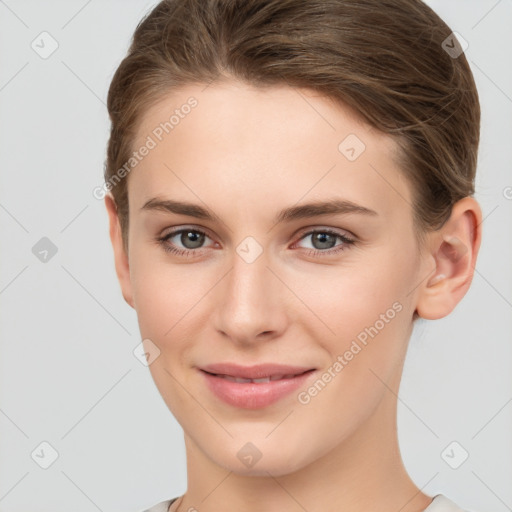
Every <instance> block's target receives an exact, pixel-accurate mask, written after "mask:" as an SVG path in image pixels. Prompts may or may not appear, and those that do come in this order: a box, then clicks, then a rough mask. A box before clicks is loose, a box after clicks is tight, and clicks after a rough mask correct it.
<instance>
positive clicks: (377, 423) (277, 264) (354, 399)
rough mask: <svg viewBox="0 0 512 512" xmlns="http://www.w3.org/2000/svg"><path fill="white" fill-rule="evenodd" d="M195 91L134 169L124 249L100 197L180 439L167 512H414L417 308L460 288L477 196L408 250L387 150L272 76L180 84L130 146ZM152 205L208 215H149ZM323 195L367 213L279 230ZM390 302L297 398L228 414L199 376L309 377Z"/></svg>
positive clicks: (321, 101) (437, 306)
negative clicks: (356, 147) (239, 371)
mask: <svg viewBox="0 0 512 512" xmlns="http://www.w3.org/2000/svg"><path fill="white" fill-rule="evenodd" d="M190 96H194V97H195V98H196V99H197V101H198V105H197V107H195V108H194V109H193V110H192V111H191V112H190V114H188V115H187V116H186V117H185V118H184V119H181V120H180V123H179V124H178V125H177V126H175V128H174V129H173V130H172V132H170V133H169V134H168V135H166V136H165V137H164V138H163V140H162V141H161V142H159V143H158V145H157V146H156V147H155V148H154V149H152V150H151V151H150V152H149V154H148V155H147V156H145V157H144V159H143V160H142V161H141V162H140V163H139V164H138V165H137V167H136V168H135V169H134V170H133V171H132V172H131V174H130V175H129V176H128V194H129V205H130V213H129V232H128V252H127V253H126V252H125V250H124V249H123V240H122V237H121V231H120V226H119V221H118V217H117V213H116V208H115V204H114V202H113V200H112V198H111V197H110V195H107V196H106V199H105V204H106V208H107V211H108V215H109V220H110V237H111V241H112V244H113V248H114V254H115V265H116V272H117V276H118V278H119V282H120V285H121V290H122V293H123V296H124V298H125V300H126V302H127V303H128V304H129V305H130V306H132V307H133V308H134V309H135V310H136V312H137V316H138V321H139V326H140V331H141V336H142V338H141V339H151V340H152V341H153V342H154V344H155V345H156V346H157V347H158V348H159V350H160V351H161V353H160V356H159V357H158V358H157V359H156V360H155V361H154V362H153V363H152V364H151V365H150V366H149V368H150V371H151V374H152V377H153V379H154V381H155V383H156V385H157V387H158V389H159V391H160V393H161V394H162V397H163V399H164V400H165V402H166V404H167V406H168V407H169V409H170V410H171V412H172V414H173V415H174V416H175V417H176V419H177V421H178V422H179V423H180V425H181V426H182V427H183V430H184V436H185V446H186V454H187V480H188V488H187V491H186V493H185V494H184V495H183V498H182V499H180V500H177V502H175V503H174V504H173V506H172V507H171V509H170V510H171V511H173V512H175V511H176V510H178V508H179V511H180V512H184V511H187V510H189V509H190V507H194V508H196V509H197V510H200V511H201V512H214V511H215V512H218V511H220V510H222V511H223V512H235V511H236V512H239V511H240V510H244V511H246V512H256V511H262V510H265V511H266V512H277V511H282V510H286V511H289V512H295V511H297V512H299V511H301V512H303V511H304V510H307V511H308V512H320V511H322V512H326V511H329V512H331V511H332V512H334V511H339V510H350V511H351V512H363V511H365V512H367V511H368V510H379V511H380V512H397V511H398V510H400V512H419V511H422V510H424V509H425V508H426V507H427V506H428V505H429V504H430V503H431V501H432V496H428V495H426V494H424V493H423V492H421V491H420V489H419V488H418V487H417V486H416V485H415V483H414V482H413V481H412V480H411V479H410V477H409V476H408V474H407V472H406V470H405V468H404V466H403V463H402V459H401V455H400V450H399V446H398V439H397V430H396V411H397V394H398V391H399V384H400V378H401V374H402V366H403V362H404V358H405V355H406V350H407V345H408V342H409V337H410V335H411V332H412V328H413V314H414V312H415V311H417V312H418V314H419V315H420V317H422V318H425V319H438V318H442V317H444V316H446V315H448V314H449V313H450V312H451V311H452V310H453V309H454V308H455V306H456V305H457V304H458V303H459V301H460V300H461V299H462V297H463V296H464V295H465V293H466V292H467V290H468V288H469V286H470V283H471V280H472V277H473V271H474V266H475V262H476V257H477V253H478V250H479V246H480V239H481V229H480V224H481V221H482V214H481V210H480V207H479V205H478V203H477V202H476V201H475V200H474V199H473V198H471V197H466V198H464V199H462V200H460V201H458V202H457V203H456V204H455V205H454V207H453V210H452V214H451V217H450V218H449V220H448V221H447V222H446V223H445V224H444V226H443V227H442V228H441V229H440V230H438V231H433V232H428V234H427V240H426V244H425V246H424V247H423V248H421V249H420V247H419V246H418V244H417V240H416V237H415V235H414V233H415V232H414V229H415V226H414V224H413V217H412V209H411V202H412V191H411V187H410V185H409V182H408V181H407V179H406V178H405V177H404V174H403V173H402V172H401V171H400V170H399V169H398V168H397V165H396V163H395V161H394V159H393V156H394V153H393V152H394V151H395V145H394V144H395V143H394V141H393V140H392V139H390V138H389V137H388V136H386V135H384V134H382V133H380V132H377V131H376V130H374V129H373V128H370V127H369V126H368V125H366V124H365V123H363V122H362V121H360V120H359V119H358V118H357V117H356V116H355V115H354V113H353V112H351V111H349V110H348V109H347V108H345V107H342V106H340V105H336V104H334V103H333V102H331V101H330V100H328V99H327V98H325V97H323V96H321V95H319V94H318V93H315V92H313V91H309V90H304V89H299V90H295V89H292V88H290V87H288V86H285V85H283V86H279V87H278V86H273V87H272V88H269V89H266V90H263V89H257V88H254V87H251V86H249V85H247V84H241V83H239V82H235V81H232V80H230V81H226V82H214V83H213V84H211V85H209V86H208V87H206V88H205V84H196V85H189V86H187V87H184V88H182V89H180V90H179V91H173V92H172V93H171V94H169V95H168V96H167V97H165V98H164V99H163V100H162V101H160V102H159V103H158V104H156V105H154V106H153V107H152V108H151V109H149V110H148V111H147V112H146V114H145V116H144V118H143V120H142V123H141V125H140V126H139V130H138V138H137V142H136V144H135V147H137V148H138V147H140V145H142V144H143V143H144V140H145V139H146V137H147V136H148V135H149V134H151V131H152V130H153V129H154V128H155V127H156V126H158V125H159V123H161V122H162V121H164V120H166V119H168V117H169V112H171V113H172V111H173V110H174V109H176V108H179V107H180V105H183V104H184V103H186V101H187V98H189V97H190ZM349 134H355V135H356V136H357V137H358V138H359V139H360V140H361V141H363V142H364V144H365V146H366V149H365V150H364V151H363V152H362V153H361V154H360V156H359V157H358V158H357V159H356V160H354V161H349V160H348V159H347V158H346V157H345V156H344V154H342V153H341V152H340V151H339V149H338V146H339V144H340V142H342V141H343V140H344V139H345V137H347V135H349ZM377 171H378V172H377ZM153 198H159V199H162V200H166V199H168V200H170V199H172V200H175V201H186V202H189V203H193V204H195V205H199V206H202V207H203V208H207V209H208V210H209V211H210V212H212V213H213V215H214V216H215V217H214V219H203V218H197V217H192V216H188V215H184V214H176V213H172V212H169V211H158V210H150V209H142V206H143V205H144V204H145V203H146V202H147V201H149V200H150V199H153ZM333 198H336V199H343V200H347V201H351V202H353V203H356V204H357V205H361V206H364V207H365V208H367V209H371V210H373V211H374V212H376V214H367V213H359V212H350V213H338V214H332V213H331V214H323V215H317V216H315V217H308V218H296V219H293V220H283V221H282V222H280V223H277V224H276V223H275V222H274V218H275V216H276V215H277V214H278V212H280V211H281V210H282V209H285V208H288V207H291V206H297V205H302V204H305V203H309V202H313V201H327V200H331V199H333ZM180 228H181V229H183V228H186V229H189V230H194V229H199V230H200V231H204V232H206V235H207V236H205V237H204V241H203V243H202V245H201V244H198V243H197V242H196V244H195V245H193V241H191V242H188V241H187V240H188V239H187V238H185V236H183V237H181V236H180V234H177V235H174V236H173V237H171V238H169V239H168V240H167V241H166V242H162V244H167V246H172V245H173V244H174V247H176V248H178V249H180V250H183V251H187V250H188V253H189V256H188V257H187V256H184V255H176V254H172V253H168V252H166V251H165V250H164V249H163V245H162V244H160V243H159V242H158V241H157V239H158V238H159V237H163V236H164V235H166V234H168V233H169V232H170V231H171V229H172V230H177V229H180ZM325 229H330V230H332V231H335V232H336V234H335V235H334V236H331V238H330V239H327V240H328V241H329V240H332V243H331V245H328V246H327V247H328V248H325V247H326V246H325V245H323V246H322V245H319V244H318V242H317V243H315V237H314V234H312V233H311V231H317V232H318V231H319V232H325V231H322V230H325ZM338 234H339V235H343V236H345V237H350V238H351V239H352V240H354V243H353V244H345V246H344V249H343V250H340V251H339V252H337V253H333V251H334V250H335V249H338V248H339V247H340V246H342V245H343V243H344V242H343V241H342V240H343V239H340V238H338V237H337V236H336V235H338ZM248 236H250V237H253V239H254V240H255V241H257V243H258V244H259V246H260V247H261V249H262V253H261V254H260V255H259V257H258V258H256V259H255V261H253V262H251V263H247V262H246V261H245V260H244V259H243V258H242V257H241V256H240V255H239V254H238V253H237V250H236V249H237V246H239V244H240V243H241V242H242V241H243V240H244V239H245V238H246V237H248ZM191 240H193V239H191ZM184 241H185V243H187V245H184ZM315 250H316V251H317V253H316V254H314V253H311V252H312V251H315ZM438 276H440V277H438ZM397 302H398V303H399V304H400V305H401V306H402V308H401V310H400V312H398V313H397V314H396V315H395V316H394V318H393V319H392V320H390V321H389V322H388V323H386V324H385V327H384V328H382V329H381V330H380V331H379V333H378V335H376V336H375V337H374V338H373V339H371V340H370V341H369V342H368V344H367V345H366V346H364V348H363V349H362V350H361V351H360V352H359V353H358V354H357V356H355V357H354V358H353V359H352V360H351V361H349V362H348V364H347V365H346V366H345V367H344V368H343V370H342V371H341V372H339V374H337V375H336V377H335V378H333V379H332V381H331V382H330V383H329V384H328V385H327V386H326V387H325V388H324V389H323V390H322V391H321V392H319V393H318V394H317V395H316V396H314V397H313V398H312V399H311V401H310V402H309V403H307V404H301V403H300V402H299V401H298V400H297V393H292V394H291V395H288V396H286V397H284V398H283V399H281V400H280V401H278V402H277V403H275V404H272V405H270V406H268V407H266V408H263V409H259V410H247V409H240V408H236V407H234V406H232V405H229V404H226V403H224V402H222V401H220V400H219V399H217V397H216V396H215V395H213V394H211V392H210V391H209V390H208V389H207V388H206V387H205V385H204V383H203V380H202V378H201V377H200V375H199V371H198V369H197V367H198V366H200V365H204V364H209V363H217V362H225V361H228V362H236V363H238V364H242V365H252V364H256V363H262V362H265V363H266V362H277V363H282V364H296V365H306V366H308V365H309V366H314V367H315V368H317V369H318V370H317V372H316V373H317V376H316V378H318V377H320V376H321V374H322V372H324V371H326V370H327V368H329V367H332V365H333V363H334V361H336V358H337V356H338V355H340V354H344V353H345V351H346V350H347V349H349V347H350V344H351V343H352V341H353V340H354V339H356V337H357V335H358V334H359V333H360V332H361V331H362V330H364V328H365V327H368V326H370V325H374V324H375V322H376V320H378V319H379V318H380V315H381V314H384V313H386V311H387V310H389V309H390V308H391V307H392V305H393V304H394V303H397ZM314 380H315V378H313V381H314ZM249 441H250V442H251V443H252V444H253V445H255V446H256V447H257V448H258V450H259V452H261V454H262V457H261V459H260V460H259V461H258V462H257V463H256V464H255V465H254V466H252V467H246V465H244V464H243V463H242V462H241V461H240V460H239V458H238V457H237V452H238V451H239V450H240V448H241V447H242V446H244V445H245V444H246V443H247V442H249ZM170 497H171V496H170Z"/></svg>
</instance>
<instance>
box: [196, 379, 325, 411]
mask: <svg viewBox="0 0 512 512" xmlns="http://www.w3.org/2000/svg"><path fill="white" fill-rule="evenodd" d="M200 372H201V373H202V374H203V375H204V377H205V379H206V382H207V385H208V387H209V388H210V390H211V391H212V392H213V393H214V394H215V395H216V396H217V397H218V398H220V399H221V400H223V401H224V402H226V403H228V404H230V405H233V406H235V407H240V408H242V409H261V408H263V407H267V406H268V405H271V404H273V403H275V402H277V401H278V400H280V399H281V398H283V397H285V396H286V395H289V394H290V393H292V392H293V391H295V390H296V389H298V388H300V387H301V386H303V385H304V383H305V382H306V380H307V379H309V378H310V377H311V375H312V374H313V373H315V372H314V371H312V370H310V371H308V372H306V373H303V374H301V375H297V376H296V377H292V378H289V379H280V380H274V381H270V382H232V381H230V380H227V379H224V378H222V377H217V376H216V375H212V374H211V373H207V372H205V371H203V370H200Z"/></svg>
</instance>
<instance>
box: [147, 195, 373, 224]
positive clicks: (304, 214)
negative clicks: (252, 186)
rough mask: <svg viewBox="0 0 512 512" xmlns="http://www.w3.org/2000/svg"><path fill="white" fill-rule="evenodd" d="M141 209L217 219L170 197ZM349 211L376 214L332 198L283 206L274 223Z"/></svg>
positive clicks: (149, 203) (203, 210)
mask: <svg viewBox="0 0 512 512" xmlns="http://www.w3.org/2000/svg"><path fill="white" fill-rule="evenodd" d="M141 210H146V211H163V212H169V213H176V214H178V215H186V216H188V217H196V218H198V219H205V220H210V221H214V220H215V219H217V216H216V215H215V214H213V213H212V212H211V211H210V210H208V209H207V208H204V207H202V206H200V205H197V204H194V203H188V202H183V201H175V200H171V199H159V198H157V197H155V198H153V199H150V200H148V201H147V202H146V203H144V205H143V206H142V208H141ZM349 213H358V214H363V215H370V216H377V215H378V213H377V212H376V211H374V210H371V209H370V208H366V207H365V206H361V205H359V204H356V203H353V202H352V201H348V200H346V199H337V198H334V199H330V200H327V201H314V202H310V203H305V204H301V205H297V206H291V207H288V208H285V209H284V210H281V211H280V212H279V213H278V214H277V215H276V217H275V218H274V224H279V223H281V222H286V221H287V222H290V221H292V220H297V219H305V218H309V217H318V216H320V215H335V214H338V215H341V214H349Z"/></svg>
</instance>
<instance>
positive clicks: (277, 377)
mask: <svg viewBox="0 0 512 512" xmlns="http://www.w3.org/2000/svg"><path fill="white" fill-rule="evenodd" d="M217 377H222V378H223V379H226V380H229V381H231V382H238V383H239V384H245V383H249V382H255V383H266V382H270V381H273V380H281V379H291V378H293V377H295V375H272V376H271V377H263V378H261V379H242V378H241V377H232V376H231V375H217Z"/></svg>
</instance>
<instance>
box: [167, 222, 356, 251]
mask: <svg viewBox="0 0 512 512" xmlns="http://www.w3.org/2000/svg"><path fill="white" fill-rule="evenodd" d="M184 232H185V233H186V232H192V233H199V234H201V235H204V236H206V237H208V234H207V233H205V232H204V231H202V230H200V229H189V228H186V229H178V230H176V231H172V232H170V233H167V234H166V235H165V236H163V237H159V238H157V241H158V242H159V243H160V245H161V246H162V248H163V250H164V251H165V252H168V253H171V254H177V255H178V256H185V257H194V253H197V252H199V251H200V250H201V249H202V248H199V249H177V248H176V247H174V246H172V245H169V243H168V240H169V239H170V238H172V237H174V236H176V235H178V234H180V233H184ZM315 233H328V234H329V235H333V236H335V237H337V238H339V239H340V240H341V241H342V242H343V243H342V244H339V245H337V246H334V248H331V249H326V250H320V249H307V250H306V251H307V252H306V254H307V255H308V256H319V255H320V256H324V255H326V256H333V255H335V254H338V253H340V252H341V251H344V250H345V249H347V248H348V247H350V246H351V245H353V244H354V243H355V240H354V239H352V238H349V237H347V236H346V235H342V234H341V233H338V232H337V231H333V230H331V229H315V230H311V231H308V232H306V233H304V234H303V235H302V236H301V237H300V239H299V241H300V240H303V239H304V238H307V237H308V236H310V235H313V234H315ZM208 238H209V237H208Z"/></svg>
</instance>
